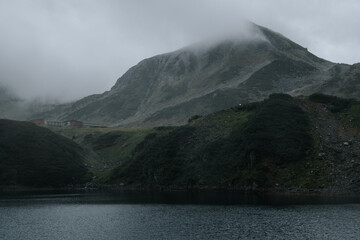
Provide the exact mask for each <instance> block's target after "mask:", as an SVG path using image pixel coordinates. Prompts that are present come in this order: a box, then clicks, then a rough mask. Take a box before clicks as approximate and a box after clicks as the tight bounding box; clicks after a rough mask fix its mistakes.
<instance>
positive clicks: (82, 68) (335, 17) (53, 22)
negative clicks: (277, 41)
mask: <svg viewBox="0 0 360 240" xmlns="http://www.w3.org/2000/svg"><path fill="white" fill-rule="evenodd" d="M359 12H360V2H359V1H356V0H348V1H336V0H332V1H331V0H318V1H316V0H314V1H295V0H275V1H267V0H253V1H243V0H221V1H220V0H198V1H190V0H182V1H169V0H152V1H146V0H142V1H140V0H122V1H118V0H106V1H100V0H61V1H58V0H31V1H28V0H0V32H1V38H0V84H1V85H5V86H7V87H8V88H9V89H10V90H11V91H13V92H15V93H16V94H17V95H18V96H19V97H21V98H24V99H35V98H36V99H40V100H48V101H55V100H56V101H60V102H66V101H71V100H76V99H79V98H81V97H84V96H87V95H89V94H94V93H101V92H104V91H106V90H109V89H110V88H111V87H112V86H113V85H114V84H115V82H116V80H117V79H118V78H119V77H120V76H121V75H122V74H123V73H125V71H126V70H127V69H129V68H130V67H131V66H133V65H135V64H136V63H137V62H139V61H141V60H142V59H144V58H147V57H151V56H153V55H157V54H161V53H165V52H169V51H173V50H176V49H179V48H181V47H184V46H187V45H189V44H193V43H195V42H199V41H204V40H210V39H213V38H216V36H225V35H226V34H230V33H233V34H234V35H236V34H238V33H239V34H240V35H241V36H242V37H247V36H248V35H249V34H252V33H253V32H251V31H249V30H248V28H247V24H246V21H252V22H254V23H256V24H259V25H262V26H265V27H268V28H270V29H272V30H274V31H277V32H280V33H282V34H283V35H285V36H286V37H288V38H290V39H292V40H293V41H295V42H297V43H299V44H300V45H302V46H304V47H306V48H308V49H309V51H311V52H312V53H314V54H316V55H317V56H319V57H322V58H325V59H327V60H330V61H333V62H344V63H349V64H352V63H355V62H359V61H360V46H359V42H360V32H359V31H358V26H359V23H360V14H358V13H359Z"/></svg>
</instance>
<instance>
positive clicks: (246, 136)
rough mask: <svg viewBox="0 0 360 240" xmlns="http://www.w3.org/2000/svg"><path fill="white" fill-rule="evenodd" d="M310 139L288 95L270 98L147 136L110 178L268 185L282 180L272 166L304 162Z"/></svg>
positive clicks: (128, 181) (137, 181)
mask: <svg viewBox="0 0 360 240" xmlns="http://www.w3.org/2000/svg"><path fill="white" fill-rule="evenodd" d="M311 141H312V138H311V135H310V124H309V120H308V119H307V117H306V114H305V113H304V112H303V111H302V110H301V109H300V108H299V107H298V106H297V105H296V104H295V102H294V101H293V99H292V98H291V97H290V96H288V95H285V94H274V95H271V97H270V98H269V99H267V100H265V101H264V102H261V103H258V104H252V105H249V107H248V106H246V105H245V106H242V107H240V106H239V107H236V108H232V109H229V110H226V111H221V112H219V113H216V114H212V115H209V116H206V117H202V118H198V119H195V120H193V121H192V122H191V123H190V124H188V125H185V126H182V127H178V128H174V129H173V130H172V131H170V132H168V133H167V134H165V135H162V136H156V135H154V134H152V135H149V136H148V137H147V138H146V139H145V140H144V141H143V142H142V143H141V144H139V145H138V146H137V147H136V149H135V150H134V152H133V155H132V158H131V160H129V161H128V162H127V163H126V164H124V165H122V166H120V167H118V168H117V169H115V171H114V173H113V175H112V178H111V179H112V181H114V182H120V181H121V182H124V183H126V184H143V185H152V184H158V185H165V186H166V185H182V186H184V185H187V186H189V185H194V184H197V185H229V184H230V185H246V184H253V183H256V184H257V185H261V186H267V185H269V184H275V182H276V181H277V180H279V181H281V180H282V179H276V180H274V179H270V178H271V177H269V178H268V177H267V173H268V172H269V171H271V169H270V168H271V167H275V168H276V166H281V165H284V164H288V163H290V162H296V161H300V160H302V159H304V158H305V157H306V153H308V152H309V150H310V148H311ZM274 174H275V175H276V174H277V173H276V172H274ZM272 177H273V176H272Z"/></svg>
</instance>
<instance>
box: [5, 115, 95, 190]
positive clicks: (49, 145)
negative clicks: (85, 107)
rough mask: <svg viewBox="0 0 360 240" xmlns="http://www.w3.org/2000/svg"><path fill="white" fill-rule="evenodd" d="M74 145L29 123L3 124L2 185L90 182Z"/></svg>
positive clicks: (6, 122)
mask: <svg viewBox="0 0 360 240" xmlns="http://www.w3.org/2000/svg"><path fill="white" fill-rule="evenodd" d="M83 160H84V158H83V152H82V149H81V147H80V146H78V145H77V144H75V143H74V142H72V141H70V140H68V139H66V138H64V137H62V136H58V135H56V134H54V133H53V132H51V131H50V130H48V129H45V128H41V127H38V126H36V125H34V124H32V123H29V122H17V121H10V120H0V185H22V186H36V187H43V186H56V187H59V186H65V185H68V184H77V183H83V182H84V181H87V180H89V174H88V171H87V169H86V167H85V166H84V164H83Z"/></svg>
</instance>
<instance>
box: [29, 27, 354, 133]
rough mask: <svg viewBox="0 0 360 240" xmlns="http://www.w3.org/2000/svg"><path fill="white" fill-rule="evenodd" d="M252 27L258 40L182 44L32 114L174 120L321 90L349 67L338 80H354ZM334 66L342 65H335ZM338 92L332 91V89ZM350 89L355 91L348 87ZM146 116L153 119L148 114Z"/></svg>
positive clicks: (105, 120)
mask: <svg viewBox="0 0 360 240" xmlns="http://www.w3.org/2000/svg"><path fill="white" fill-rule="evenodd" d="M253 28H254V29H256V31H258V32H260V33H261V34H262V36H263V37H264V39H261V38H258V39H254V40H249V39H246V40H245V41H233V40H227V41H222V42H218V43H216V44H213V45H211V44H210V45H206V46H203V47H202V49H200V50H199V49H197V48H196V47H195V46H188V47H184V48H181V49H179V50H177V51H174V52H170V53H165V54H160V55H156V56H153V57H150V58H147V59H144V60H142V61H140V62H139V63H138V64H137V65H135V66H133V67H131V68H130V69H129V70H128V71H127V72H126V73H125V74H124V75H122V76H121V77H120V78H119V79H118V80H117V82H116V83H115V85H114V86H113V87H112V88H111V89H110V90H109V91H106V92H104V93H102V94H94V95H90V96H88V97H85V98H83V99H81V100H79V101H76V102H74V103H70V104H64V105H61V106H57V107H55V108H54V109H53V110H51V111H47V112H44V113H42V114H37V115H34V116H33V117H44V118H53V119H59V120H65V119H79V120H82V121H86V122H94V123H99V124H102V125H110V126H119V125H130V126H135V125H143V126H155V125H179V124H183V123H185V122H186V120H187V119H188V118H189V117H191V116H192V115H195V114H207V113H211V112H214V111H217V110H220V109H222V108H226V107H230V106H232V105H229V104H230V103H231V104H234V102H238V103H247V102H252V101H258V100H262V99H264V98H265V97H267V96H268V95H269V94H271V93H276V92H285V93H289V94H291V95H302V94H304V95H310V94H312V93H314V92H317V91H320V92H324V93H329V92H330V91H331V89H330V87H331V84H330V83H332V82H335V83H333V85H336V83H339V82H341V81H340V80H339V79H343V78H344V74H346V73H347V72H348V71H353V72H354V73H353V75H354V76H355V80H354V79H348V81H345V80H344V81H343V82H344V84H345V85H346V84H347V85H351V84H355V83H354V82H356V79H357V75H356V74H357V73H358V72H360V69H358V68H354V69H351V66H348V65H339V64H335V63H332V62H329V61H327V60H324V59H321V58H318V57H317V56H315V55H313V54H312V53H310V52H308V50H307V49H306V48H304V47H302V46H300V45H298V44H296V43H295V42H293V41H291V40H289V39H287V38H285V37H284V36H282V35H281V34H279V33H276V32H273V31H271V30H270V29H267V28H264V27H261V26H257V25H253ZM336 66H340V68H341V71H343V72H341V71H340V73H338V72H336ZM334 68H335V70H334ZM336 74H337V75H339V76H337V75H336ZM329 84H330V87H328V86H327V85H329ZM347 85H346V86H345V87H346V88H350V90H351V87H348V86H347ZM219 93H220V94H221V95H224V97H225V98H228V99H229V100H226V101H225V102H229V104H224V103H221V102H217V101H218V100H217V98H216V96H217V94H219ZM345 93H346V91H336V90H334V89H333V90H332V94H335V95H341V94H343V95H344V94H345ZM227 94H228V95H227ZM351 94H352V96H354V97H359V94H357V93H356V91H354V90H352V92H351ZM211 96H215V97H214V99H212V98H211ZM201 101H204V102H205V103H204V104H201ZM190 102H196V104H195V105H196V106H198V107H197V108H192V107H191V106H189V103H190ZM184 106H187V107H184ZM170 110H171V112H172V113H171V114H170V113H169V111H170ZM167 113H169V114H170V115H167ZM160 115H161V116H162V117H161V118H159V116H160ZM154 118H156V121H149V120H151V119H154Z"/></svg>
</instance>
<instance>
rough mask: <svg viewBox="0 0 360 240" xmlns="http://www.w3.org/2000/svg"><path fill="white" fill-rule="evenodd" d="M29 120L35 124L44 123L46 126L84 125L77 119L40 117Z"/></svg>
mask: <svg viewBox="0 0 360 240" xmlns="http://www.w3.org/2000/svg"><path fill="white" fill-rule="evenodd" d="M31 122H32V123H35V124H37V125H46V126H55V127H61V126H76V127H82V126H83V125H84V124H83V122H80V121H77V120H68V121H53V120H45V119H42V118H40V119H34V120H31Z"/></svg>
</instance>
